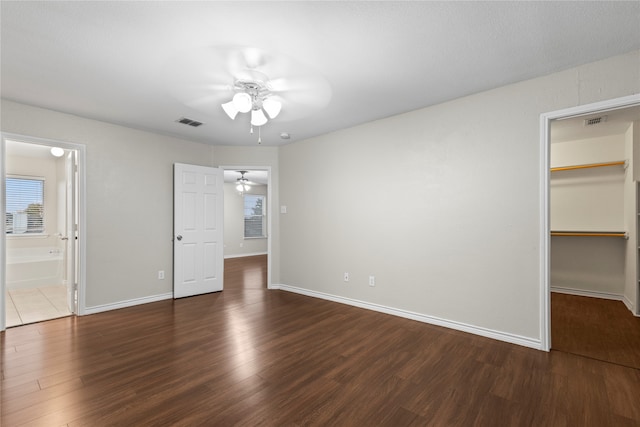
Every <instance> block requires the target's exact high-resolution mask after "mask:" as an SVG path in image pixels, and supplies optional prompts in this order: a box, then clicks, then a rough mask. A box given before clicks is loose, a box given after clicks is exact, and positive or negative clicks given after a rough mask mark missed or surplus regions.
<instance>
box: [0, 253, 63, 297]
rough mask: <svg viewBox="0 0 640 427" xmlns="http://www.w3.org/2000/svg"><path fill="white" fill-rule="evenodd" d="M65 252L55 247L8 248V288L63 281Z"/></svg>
mask: <svg viewBox="0 0 640 427" xmlns="http://www.w3.org/2000/svg"><path fill="white" fill-rule="evenodd" d="M63 263H64V252H63V251H62V250H60V249H59V248H55V247H36V248H19V249H13V248H7V265H6V267H7V268H6V279H5V280H6V284H7V289H28V288H37V287H39V286H50V285H61V284H62V283H63V271H64V268H63V266H64V264H63Z"/></svg>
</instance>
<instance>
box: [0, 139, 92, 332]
mask: <svg viewBox="0 0 640 427" xmlns="http://www.w3.org/2000/svg"><path fill="white" fill-rule="evenodd" d="M1 148H2V152H3V156H2V158H3V162H2V165H1V167H0V169H1V170H2V176H3V182H2V200H3V203H2V206H3V209H4V211H3V212H4V221H3V229H2V245H1V246H2V251H1V253H2V254H3V256H2V262H3V264H4V265H3V274H2V278H1V280H2V281H1V282H0V285H1V286H0V289H1V291H2V292H0V302H1V303H2V308H3V310H2V318H1V322H0V323H1V326H2V329H4V328H5V327H15V326H21V325H24V324H29V323H35V322H41V321H45V320H50V319H55V318H59V317H65V316H71V315H74V314H77V313H79V311H80V308H83V299H82V300H81V299H79V297H82V296H83V295H84V293H83V291H84V287H83V286H82V289H80V287H79V285H80V284H83V283H84V282H83V280H81V279H82V278H83V274H81V271H82V272H83V271H84V269H83V266H82V261H83V260H84V245H83V242H84V240H79V233H78V231H79V229H80V227H79V225H80V220H81V218H82V215H81V214H82V213H83V212H84V207H83V206H82V208H81V202H82V201H83V199H84V197H82V194H83V188H84V183H83V182H82V181H83V179H82V174H81V173H79V172H80V168H81V163H83V160H84V147H83V146H79V145H76V144H69V143H63V142H58V141H50V140H42V139H36V138H29V137H23V136H19V135H8V134H3V135H2V145H1Z"/></svg>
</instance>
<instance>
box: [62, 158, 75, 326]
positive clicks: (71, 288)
mask: <svg viewBox="0 0 640 427" xmlns="http://www.w3.org/2000/svg"><path fill="white" fill-rule="evenodd" d="M76 156H77V153H76V151H75V150H71V151H70V152H69V153H67V157H66V159H65V179H66V208H65V209H66V224H65V236H64V237H61V238H62V239H63V240H65V241H66V250H65V261H66V262H65V268H66V273H65V278H66V283H67V306H68V308H69V311H70V312H72V313H76V312H77V299H76V295H77V292H76V289H78V280H77V277H78V276H77V274H76V272H77V268H76V266H77V254H78V252H77V245H78V225H77V224H78V220H77V218H78V215H77V214H78V211H77V190H78V185H77V184H78V181H77V180H78V164H77V157H76Z"/></svg>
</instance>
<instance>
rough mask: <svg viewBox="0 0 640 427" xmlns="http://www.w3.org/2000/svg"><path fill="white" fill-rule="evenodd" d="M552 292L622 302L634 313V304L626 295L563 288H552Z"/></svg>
mask: <svg viewBox="0 0 640 427" xmlns="http://www.w3.org/2000/svg"><path fill="white" fill-rule="evenodd" d="M551 292H557V293H559V294H569V295H577V296H581V297H591V298H602V299H610V300H614V301H622V302H623V303H624V305H625V306H626V307H627V308H628V309H629V311H630V312H631V313H634V315H635V316H637V314H635V311H634V304H633V302H631V300H630V299H629V298H627V296H626V295H620V294H614V293H611V292H600V291H585V290H584V289H575V288H567V287H563V286H551Z"/></svg>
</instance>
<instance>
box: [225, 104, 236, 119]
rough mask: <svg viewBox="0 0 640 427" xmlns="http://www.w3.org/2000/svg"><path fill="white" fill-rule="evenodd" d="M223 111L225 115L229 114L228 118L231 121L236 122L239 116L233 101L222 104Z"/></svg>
mask: <svg viewBox="0 0 640 427" xmlns="http://www.w3.org/2000/svg"><path fill="white" fill-rule="evenodd" d="M222 109H223V110H224V112H225V113H227V116H229V117H230V118H231V120H235V118H236V116H237V115H238V109H237V108H236V106H235V104H234V103H233V101H229V102H227V103H226V104H222Z"/></svg>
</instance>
